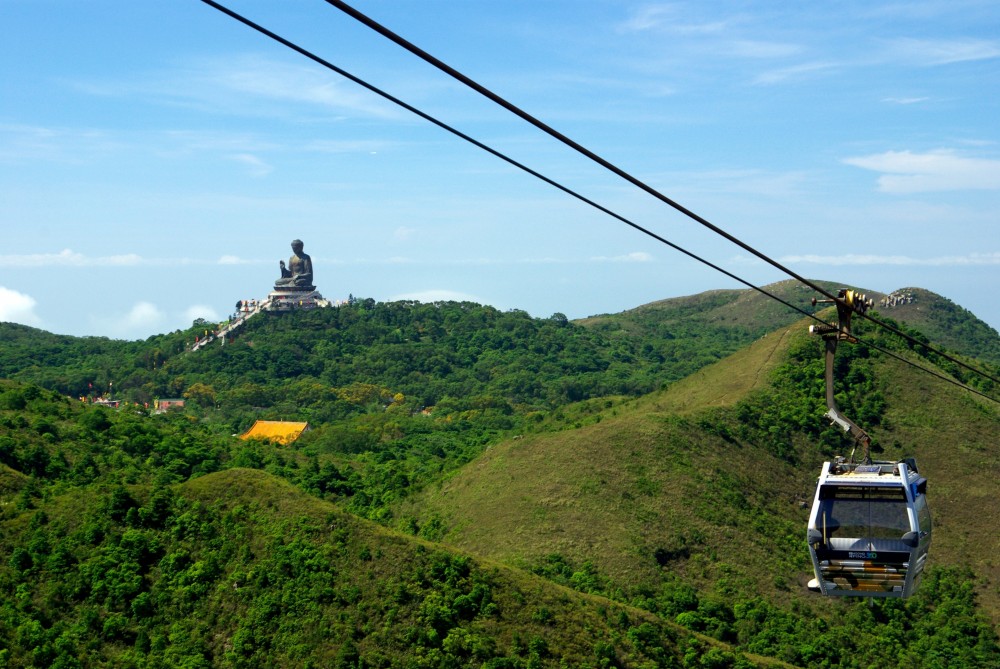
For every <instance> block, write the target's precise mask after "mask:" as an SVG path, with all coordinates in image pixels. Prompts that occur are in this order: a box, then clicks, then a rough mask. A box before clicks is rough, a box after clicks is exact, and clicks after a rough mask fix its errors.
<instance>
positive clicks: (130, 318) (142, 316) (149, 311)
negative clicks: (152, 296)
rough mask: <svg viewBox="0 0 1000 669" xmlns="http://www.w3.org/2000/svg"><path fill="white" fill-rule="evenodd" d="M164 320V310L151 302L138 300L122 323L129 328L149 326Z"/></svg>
mask: <svg viewBox="0 0 1000 669" xmlns="http://www.w3.org/2000/svg"><path fill="white" fill-rule="evenodd" d="M162 320H163V312H162V311H160V310H159V308H157V306H156V305H155V304H153V303H151V302H136V303H135V306H133V307H132V310H131V311H129V312H128V314H126V316H125V318H123V319H122V321H121V323H122V325H123V326H125V327H126V328H128V329H130V330H131V329H136V328H143V327H149V326H151V325H153V324H154V323H158V322H159V321H162Z"/></svg>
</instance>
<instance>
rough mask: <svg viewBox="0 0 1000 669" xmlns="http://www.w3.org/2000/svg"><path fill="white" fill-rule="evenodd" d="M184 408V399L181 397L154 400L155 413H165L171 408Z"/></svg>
mask: <svg viewBox="0 0 1000 669" xmlns="http://www.w3.org/2000/svg"><path fill="white" fill-rule="evenodd" d="M183 408H184V400H182V399H180V398H172V399H165V400H160V399H156V400H153V413H164V412H166V411H169V410H171V409H183Z"/></svg>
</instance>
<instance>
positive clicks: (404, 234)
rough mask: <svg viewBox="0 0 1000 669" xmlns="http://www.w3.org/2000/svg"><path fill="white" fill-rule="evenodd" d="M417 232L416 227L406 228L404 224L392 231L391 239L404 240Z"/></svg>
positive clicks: (407, 239)
mask: <svg viewBox="0 0 1000 669" xmlns="http://www.w3.org/2000/svg"><path fill="white" fill-rule="evenodd" d="M416 234H417V230H416V228H408V227H406V226H403V225H401V226H399V227H398V228H396V229H395V230H393V232H392V239H393V241H397V242H406V241H409V240H410V239H412V238H413V236H414V235H416Z"/></svg>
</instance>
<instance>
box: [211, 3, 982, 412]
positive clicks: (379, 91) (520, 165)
mask: <svg viewBox="0 0 1000 669" xmlns="http://www.w3.org/2000/svg"><path fill="white" fill-rule="evenodd" d="M201 1H202V2H204V3H205V4H207V5H209V6H211V7H213V8H215V9H217V10H219V11H220V12H222V13H223V14H226V15H227V16H229V17H230V18H233V19H235V20H236V21H239V22H240V23H242V24H244V25H246V26H247V27H249V28H252V29H253V30H256V31H257V32H259V33H261V34H262V35H265V36H266V37H269V38H270V39H272V40H274V41H276V42H278V43H279V44H281V45H283V46H285V47H288V48H289V49H292V50H293V51H295V52H296V53H299V54H301V55H303V56H305V57H306V58H309V59H310V60H312V61H314V62H315V63H317V64H319V65H322V66H323V67H325V68H327V69H329V70H331V71H333V72H336V73H337V74H339V75H340V76H342V77H344V78H346V79H348V80H350V81H352V82H354V83H356V84H358V85H359V86H361V87H363V88H365V89H367V90H369V91H371V92H372V93H375V94H376V95H379V96H380V97H383V98H385V99H386V100H388V101H390V102H392V103H393V104H396V105H398V106H400V107H402V108H403V109H406V110H407V111H409V112H411V113H413V114H415V115H417V116H419V117H420V118H422V119H424V120H426V121H428V122H429V123H432V124H434V125H436V126H438V127H439V128H441V129H443V130H445V131H447V132H449V133H451V134H453V135H455V136H456V137H459V138H460V139H463V140H465V141H467V142H469V143H470V144H473V145H474V146H476V147H477V148H480V149H482V150H483V151H486V152H487V153H489V154H491V155H493V156H495V157H497V158H499V159H501V160H503V161H504V162H506V163H508V164H510V165H512V166H514V167H516V168H518V169H520V170H522V171H524V172H526V173H527V174H530V175H531V176H533V177H535V178H537V179H540V180H541V181H544V182H545V183H547V184H549V185H551V186H553V187H554V188H557V189H558V190H560V191H562V192H564V193H566V194H567V195H570V196H571V197H573V198H576V199H577V200H579V201H581V202H583V203H585V204H587V205H590V206H591V207H593V208H595V209H597V210H598V211H601V212H602V213H605V214H607V215H609V216H611V217H612V218H615V219H616V220H618V221H621V222H622V223H625V224H626V225H628V226H630V227H632V228H634V229H635V230H637V231H639V232H642V233H643V234H645V235H647V236H649V237H651V238H653V239H655V240H657V241H659V242H661V243H663V244H666V245H667V246H669V247H671V248H672V249H674V250H676V251H679V252H680V253H683V254H684V255H686V256H688V257H689V258H692V259H694V260H696V261H698V262H700V263H702V264H704V265H706V266H707V267H710V268H712V269H714V270H716V271H717V272H720V273H721V274H724V275H726V276H728V277H729V278H731V279H733V280H735V281H737V282H739V283H741V284H743V285H744V286H747V287H748V288H751V289H753V290H756V291H757V292H759V293H761V294H762V295H764V296H766V297H769V298H771V299H772V300H775V301H776V302H779V303H781V304H782V305H784V306H786V307H788V308H789V309H791V310H793V311H796V312H798V313H800V314H802V315H803V316H805V317H807V318H810V319H813V320H815V321H817V322H819V323H824V321H822V320H821V319H820V318H818V317H817V316H816V315H815V314H813V313H810V312H808V311H806V310H804V309H802V308H801V307H799V306H797V305H795V304H792V303H790V302H788V301H787V300H785V299H783V298H781V297H779V296H778V295H775V294H773V293H771V292H770V291H768V290H766V289H764V288H762V287H760V286H757V285H754V284H753V283H751V282H749V281H747V280H745V279H743V278H741V277H739V276H737V275H736V274H733V273H732V272H730V271H729V270H727V269H725V268H723V267H720V266H718V265H716V264H714V263H712V262H711V261H709V260H707V259H705V258H702V257H701V256H699V255H697V254H695V253H693V252H691V251H688V250H687V249H685V248H683V247H681V246H679V245H677V244H675V243H674V242H671V241H670V240H668V239H666V238H664V237H662V236H661V235H659V234H657V233H655V232H653V231H651V230H649V229H648V228H645V227H643V226H642V225H639V224H638V223H635V222H634V221H631V220H629V219H627V218H625V217H624V216H622V215H620V214H618V213H617V212H615V211H612V210H610V209H608V208H607V207H605V206H603V205H601V204H599V203H597V202H595V201H593V200H591V199H590V198H588V197H586V196H584V195H582V194H580V193H578V192H576V191H574V190H572V189H571V188H569V187H567V186H564V185H562V184H560V183H559V182H557V181H555V180H554V179H551V178H549V177H547V176H545V175H544V174H541V173H540V172H538V171H536V170H534V169H532V168H530V167H528V166H527V165H524V164H523V163H520V162H519V161H517V160H515V159H513V158H511V157H510V156H508V155H506V154H504V153H502V152H500V151H498V150H496V149H494V148H492V147H491V146H489V145H487V144H484V143H483V142H481V141H479V140H477V139H475V138H474V137H471V136H469V135H467V134H466V133H464V132H462V131H461V130H458V129H457V128H454V127H453V126H451V125H448V124H447V123H445V122H443V121H441V120H439V119H437V118H435V117H434V116H431V115H430V114H427V113H426V112H424V111H422V110H420V109H418V108H416V107H414V106H413V105H411V104H409V103H407V102H405V101H403V100H401V99H399V98H397V97H395V96H394V95H392V94H391V93H388V92H386V91H384V90H382V89H380V88H378V87H377V86H375V85H373V84H371V83H369V82H367V81H365V80H363V79H361V78H360V77H357V76H355V75H353V74H351V73H350V72H348V71H346V70H344V69H343V68H341V67H339V66H337V65H334V64H333V63H331V62H329V61H327V60H326V59H324V58H322V57H320V56H318V55H316V54H314V53H312V52H311V51H308V50H307V49H305V48H303V47H301V46H299V45H297V44H295V43H293V42H291V41H289V40H287V39H285V38H284V37H281V36H280V35H278V34H276V33H274V32H273V31H271V30H268V29H267V28H265V27H264V26H261V25H260V24H258V23H255V22H254V21H251V20H250V19H248V18H246V17H244V16H242V15H240V14H238V13H237V12H235V11H233V10H231V9H229V8H228V7H225V6H224V5H221V4H219V3H218V2H216V1H215V0H201ZM856 339H857V340H858V342H859V343H863V344H865V345H868V346H871V347H873V348H877V349H878V350H881V351H884V352H885V353H887V354H889V355H891V356H893V357H895V358H897V359H899V360H901V361H903V362H905V363H907V364H909V365H911V366H913V367H915V368H917V369H919V370H922V371H924V372H927V373H928V374H931V375H933V376H937V377H938V378H940V379H942V380H945V381H948V382H949V383H952V384H955V385H958V386H959V387H961V388H964V389H966V390H969V391H970V392H973V393H975V394H977V395H981V396H983V397H985V398H986V399H989V400H993V401H997V400H995V399H993V398H992V397H990V396H988V395H985V394H984V393H981V392H979V391H977V390H975V389H973V388H970V387H968V386H966V385H964V384H962V383H961V382H959V381H957V380H955V379H950V378H948V377H945V376H943V375H940V374H938V373H936V372H934V371H932V370H929V369H926V368H924V367H922V366H920V365H917V364H916V363H914V362H912V361H910V360H907V359H905V358H903V357H901V356H898V355H896V354H894V353H892V352H891V351H888V350H886V349H884V348H881V347H879V346H878V345H876V344H873V343H869V342H865V341H863V340H861V339H860V338H857V337H856Z"/></svg>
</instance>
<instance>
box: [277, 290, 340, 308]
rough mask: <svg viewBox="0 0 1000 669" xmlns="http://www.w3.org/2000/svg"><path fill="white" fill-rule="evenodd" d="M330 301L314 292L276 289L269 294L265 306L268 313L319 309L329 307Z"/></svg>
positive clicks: (316, 291)
mask: <svg viewBox="0 0 1000 669" xmlns="http://www.w3.org/2000/svg"><path fill="white" fill-rule="evenodd" d="M329 306H330V301H329V300H327V299H326V298H324V297H323V296H322V295H320V294H319V291H318V290H316V289H315V288H314V289H312V290H308V289H307V290H292V289H278V288H276V289H274V290H272V291H271V292H270V293H268V296H267V301H266V303H265V305H264V309H265V310H266V311H292V310H294V309H318V308H323V307H329Z"/></svg>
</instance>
